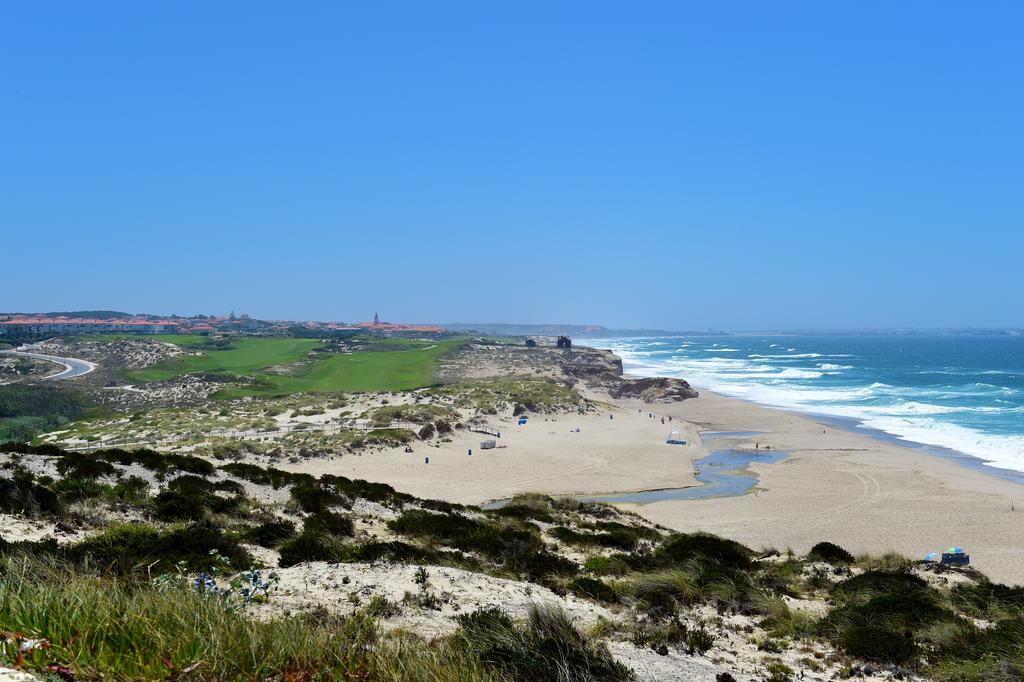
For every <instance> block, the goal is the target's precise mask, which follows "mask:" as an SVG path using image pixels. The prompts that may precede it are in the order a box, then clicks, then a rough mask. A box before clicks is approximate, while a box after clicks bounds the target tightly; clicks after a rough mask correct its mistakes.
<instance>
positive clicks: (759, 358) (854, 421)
mask: <svg viewBox="0 0 1024 682" xmlns="http://www.w3.org/2000/svg"><path fill="white" fill-rule="evenodd" d="M585 343H586V344H587V345H590V346H596V347H599V348H608V349H610V350H612V351H614V352H615V353H617V354H618V355H620V356H621V357H622V359H623V366H624V369H625V371H626V372H627V373H631V374H637V375H642V376H673V377H680V378H682V379H686V380H687V381H689V382H690V383H691V384H693V385H694V386H695V387H696V388H698V389H700V388H705V389H710V390H712V391H716V392H718V393H722V394H724V395H729V396H733V397H737V398H742V399H745V400H750V401H753V402H757V403H762V404H765V405H770V406H773V407H779V408H783V409H788V410H796V411H800V412H805V413H810V414H814V415H821V416H825V417H831V418H834V419H836V420H837V421H838V422H840V423H843V424H845V425H849V426H854V427H860V428H864V429H868V430H870V431H871V432H872V433H875V434H876V435H880V436H883V437H888V438H894V439H898V440H900V441H904V442H907V443H909V444H920V445H922V446H928V449H930V450H932V451H935V452H937V453H939V454H943V453H945V454H954V455H955V454H957V453H959V454H962V455H968V456H969V457H970V458H976V460H974V461H975V462H976V463H979V464H983V465H985V467H986V468H988V469H989V470H990V471H992V473H1002V474H1004V475H1007V474H1010V475H1012V477H1015V478H1018V479H1019V478H1020V476H1021V473H1022V472H1024V336H1009V335H992V336H983V335H971V336H966V335H965V336H940V335H934V336H932V335H914V336H875V335H871V336H866V335H865V336H854V335H845V336H819V335H814V336H771V335H765V336H744V335H734V336H694V337H645V338H620V339H588V340H587V341H585ZM999 470H1002V471H999Z"/></svg>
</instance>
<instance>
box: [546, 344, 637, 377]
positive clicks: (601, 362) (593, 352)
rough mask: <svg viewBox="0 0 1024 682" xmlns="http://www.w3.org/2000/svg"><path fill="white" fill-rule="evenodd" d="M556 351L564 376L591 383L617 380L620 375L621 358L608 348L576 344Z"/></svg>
mask: <svg viewBox="0 0 1024 682" xmlns="http://www.w3.org/2000/svg"><path fill="white" fill-rule="evenodd" d="M557 352H558V353H559V354H560V357H559V365H560V366H561V368H562V373H563V374H565V375H566V376H569V377H572V378H574V379H583V380H585V381H588V382H591V383H602V382H607V381H619V380H620V378H621V377H622V358H620V357H619V356H618V355H616V354H615V353H613V352H611V351H610V350H602V349H600V348H586V347H584V346H577V347H575V348H573V349H571V350H562V351H557Z"/></svg>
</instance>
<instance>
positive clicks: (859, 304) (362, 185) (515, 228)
mask: <svg viewBox="0 0 1024 682" xmlns="http://www.w3.org/2000/svg"><path fill="white" fill-rule="evenodd" d="M1022 22H1024V5H1021V4H1020V3H1016V2H1006V3H998V2H988V3H971V4H965V3H954V2H899V3H893V2H810V1H807V2H770V3H769V2H720V3H707V2H705V3H689V2H665V3H656V2H649V3H601V2H579V3H558V2H515V3H479V2H466V3H452V2H435V3H423V2H409V3H396V2H381V3H337V2H323V3H317V2H300V3H271V2H267V3H260V2H251V1H249V2H217V3H210V2H184V1H176V2H147V3H140V2H117V3H115V2H102V1H99V2H89V3H55V2H22V3H15V2H7V3H3V4H2V5H0V65H2V67H0V230H2V235H3V238H2V240H0V245H2V250H3V253H4V256H3V259H2V262H3V273H4V274H3V279H2V284H0V310H58V309H78V308H115V309H122V310H129V311H153V312H159V313H180V314H185V313H224V312H227V311H229V310H232V309H234V310H236V311H238V312H241V311H247V312H249V313H250V314H252V315H254V316H259V317H270V318H282V317H288V318H297V319H305V318H317V319H342V320H355V319H364V318H366V317H368V316H369V315H371V314H372V313H373V312H374V311H375V310H379V311H380V312H381V313H382V316H383V317H386V318H387V319H392V320H405V321H421V322H427V321H439V322H446V321H508V322H566V323H569V322H579V323H603V324H606V325H609V326H616V327H623V326H654V327H661V328H682V329H704V328H708V327H714V328H719V329H752V328H762V329H763V328H795V327H845V328H850V327H865V326H871V327H887V326H948V325H976V326H986V325H993V326H996V325H1004V326H1024V302H1022V300H1024V297H1022V296H1021V292H1022V289H1024V287H1022V284H1021V283H1022V281H1024V275H1022V272H1024V267H1022V259H1024V236H1022V229H1021V228H1022V226H1024V192H1022V188H1024V128H1022V121H1024V75H1022V74H1024V41H1021V40H1020V35H1019V29H1020V26H1021V25H1022Z"/></svg>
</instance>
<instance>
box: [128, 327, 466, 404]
mask: <svg viewBox="0 0 1024 682" xmlns="http://www.w3.org/2000/svg"><path fill="white" fill-rule="evenodd" d="M160 338H161V339H164V340H171V341H172V342H176V341H174V338H176V337H175V336H174V335H171V336H168V337H160ZM182 338H188V337H182ZM195 338H199V339H201V338H202V337H195ZM462 343H464V340H462V339H451V340H447V341H440V342H438V343H436V344H430V345H424V344H423V342H417V341H409V340H405V339H383V340H381V342H379V343H378V344H377V346H378V347H381V348H387V349H388V350H379V351H378V350H374V351H363V352H357V353H352V354H341V353H318V354H315V355H314V356H313V357H312V358H311V359H310V361H309V363H308V364H306V365H304V366H298V367H296V371H295V373H294V374H292V375H278V374H269V373H266V372H264V371H262V370H265V369H266V368H268V367H272V366H275V365H283V364H287V363H292V362H296V361H299V360H302V359H304V358H306V357H307V356H308V355H309V353H310V351H313V350H315V349H316V348H319V347H321V346H322V343H321V342H320V341H318V340H316V339H290V338H288V339H260V338H243V339H236V340H235V341H234V342H233V344H232V347H231V348H230V349H228V350H206V351H204V352H203V355H200V356H190V357H184V358H176V359H175V360H172V361H170V362H167V363H161V364H160V365H156V366H154V367H148V368H146V369H141V370H136V371H134V372H129V373H127V377H128V379H129V380H131V381H134V382H138V383H146V382H150V381H163V380H166V379H171V378H174V377H177V376H181V375H183V374H189V373H192V372H211V373H219V374H233V375H235V376H240V377H252V378H255V379H257V380H258V383H257V385H255V386H246V387H242V388H234V389H228V390H224V391H221V392H219V393H217V394H216V397H217V398H223V399H231V398H240V397H243V396H254V395H260V396H279V395H289V394H293V393H335V392H367V391H405V390H411V389H415V388H421V387H423V386H429V385H430V384H432V383H434V371H435V369H436V367H437V361H438V359H439V358H440V357H441V356H442V355H444V354H445V353H448V352H450V351H451V350H453V349H455V348H457V347H458V346H459V345H461V344H462ZM183 345H184V344H183Z"/></svg>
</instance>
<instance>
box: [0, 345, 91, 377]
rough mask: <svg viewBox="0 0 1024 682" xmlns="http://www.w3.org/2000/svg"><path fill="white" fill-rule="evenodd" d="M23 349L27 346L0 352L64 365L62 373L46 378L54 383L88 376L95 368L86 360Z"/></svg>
mask: <svg viewBox="0 0 1024 682" xmlns="http://www.w3.org/2000/svg"><path fill="white" fill-rule="evenodd" d="M24 348H28V346H22V347H21V348H19V349H18V350H5V351H0V352H3V353H10V354H11V355H23V356H25V357H27V358H36V359H37V360H49V361H50V362H56V363H57V364H58V365H64V371H63V372H58V373H57V374H51V375H50V376H48V377H46V378H47V379H51V380H54V381H56V380H59V379H73V378H74V377H80V376H82V375H83V374H88V373H89V372H91V371H93V370H94V369H96V367H97V365H96V363H95V362H89V361H88V360H79V359H78V358H61V357H58V356H56V355H44V354H43V353H32V352H29V351H27V350H23V349H24Z"/></svg>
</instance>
